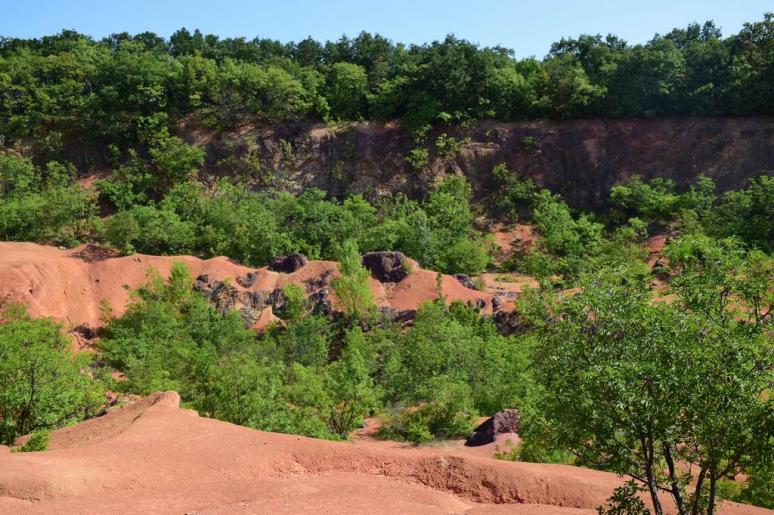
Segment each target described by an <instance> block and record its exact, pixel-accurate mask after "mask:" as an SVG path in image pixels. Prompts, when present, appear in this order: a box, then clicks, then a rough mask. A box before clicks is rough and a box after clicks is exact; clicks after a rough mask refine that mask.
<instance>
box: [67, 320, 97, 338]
mask: <svg viewBox="0 0 774 515" xmlns="http://www.w3.org/2000/svg"><path fill="white" fill-rule="evenodd" d="M70 332H71V333H74V334H76V335H77V336H79V337H81V338H83V339H84V340H93V339H94V338H96V337H97V336H99V329H96V328H94V327H91V326H90V325H89V324H80V325H76V326H75V327H73V328H72V329H71V330H70Z"/></svg>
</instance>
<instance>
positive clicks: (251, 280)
mask: <svg viewBox="0 0 774 515" xmlns="http://www.w3.org/2000/svg"><path fill="white" fill-rule="evenodd" d="M257 279H258V274H257V273H255V272H247V273H246V274H245V275H239V276H237V278H236V282H237V284H238V285H239V286H241V287H242V288H249V287H251V286H252V285H254V284H255V281H256V280H257Z"/></svg>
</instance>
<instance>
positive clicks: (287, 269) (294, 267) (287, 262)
mask: <svg viewBox="0 0 774 515" xmlns="http://www.w3.org/2000/svg"><path fill="white" fill-rule="evenodd" d="M308 262H309V260H308V259H306V256H304V255H303V254H299V253H298V252H294V253H293V254H290V255H288V256H280V257H275V258H274V259H272V260H271V262H270V263H269V270H271V271H272V272H280V273H282V274H292V273H293V272H297V271H299V270H301V268H303V267H304V266H306V264H307V263H308Z"/></svg>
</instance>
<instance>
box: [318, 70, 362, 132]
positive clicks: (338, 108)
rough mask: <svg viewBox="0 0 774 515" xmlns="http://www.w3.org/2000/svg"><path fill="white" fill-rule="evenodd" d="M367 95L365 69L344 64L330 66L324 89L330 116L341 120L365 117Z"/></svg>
mask: <svg viewBox="0 0 774 515" xmlns="http://www.w3.org/2000/svg"><path fill="white" fill-rule="evenodd" d="M367 93H368V75H367V74H366V70H365V68H363V67H362V66H359V65H357V64H352V63H346V62H339V63H335V64H333V65H332V66H331V69H330V72H329V73H328V83H327V86H326V89H325V96H326V98H327V99H328V104H330V107H331V116H333V117H334V118H340V119H343V120H357V119H358V118H363V117H365V115H366V105H367V104H366V94H367Z"/></svg>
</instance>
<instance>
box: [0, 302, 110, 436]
mask: <svg viewBox="0 0 774 515" xmlns="http://www.w3.org/2000/svg"><path fill="white" fill-rule="evenodd" d="M12 308H13V309H12ZM3 319H4V323H2V324H0V384H2V385H3V387H2V388H0V442H2V443H4V444H6V445H10V444H12V443H13V441H14V439H15V438H16V437H18V436H21V435H25V434H29V433H32V432H35V431H41V430H49V429H56V428H58V427H61V426H63V425H65V424H67V423H69V422H75V421H79V420H82V419H83V418H86V417H88V416H90V415H93V414H94V413H95V412H96V411H97V410H98V409H99V407H100V406H101V405H102V403H103V401H104V396H103V392H104V388H103V386H102V385H101V384H100V383H99V382H98V381H96V380H93V379H91V377H89V375H88V374H87V373H86V372H85V370H84V369H85V368H87V367H88V365H89V362H90V356H86V355H84V354H74V353H72V352H71V351H70V342H69V340H68V339H67V338H65V337H64V335H62V333H61V327H60V326H59V325H58V324H56V323H54V322H53V321H51V320H46V319H40V320H32V319H30V318H29V317H28V316H27V315H26V313H25V311H24V310H23V309H16V308H14V307H13V306H10V307H8V306H6V307H5V308H4V313H3ZM41 438H42V437H40V436H39V437H37V438H36V442H38V443H39V442H40V439H41ZM31 445H32V444H31Z"/></svg>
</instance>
